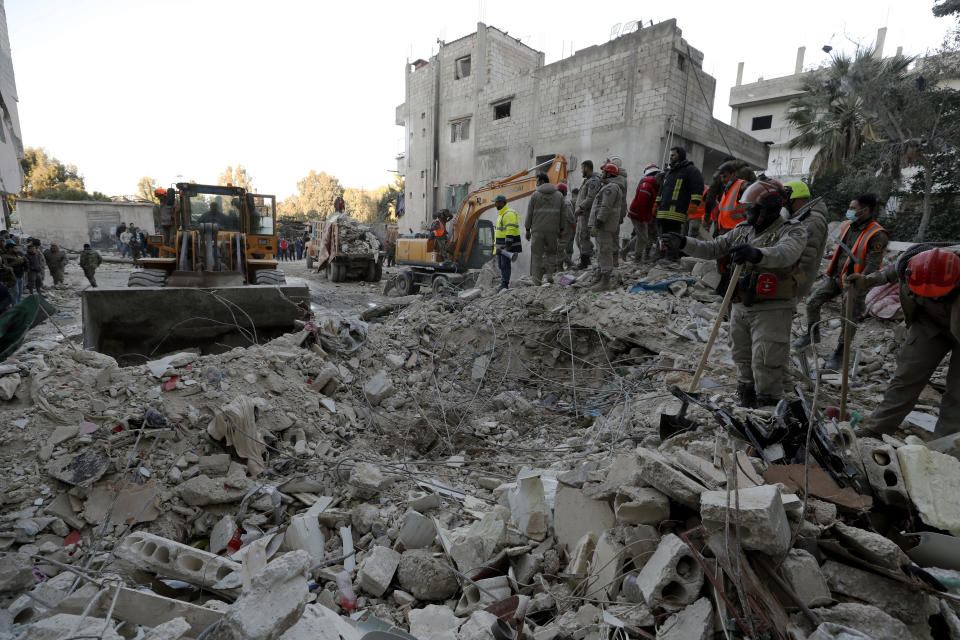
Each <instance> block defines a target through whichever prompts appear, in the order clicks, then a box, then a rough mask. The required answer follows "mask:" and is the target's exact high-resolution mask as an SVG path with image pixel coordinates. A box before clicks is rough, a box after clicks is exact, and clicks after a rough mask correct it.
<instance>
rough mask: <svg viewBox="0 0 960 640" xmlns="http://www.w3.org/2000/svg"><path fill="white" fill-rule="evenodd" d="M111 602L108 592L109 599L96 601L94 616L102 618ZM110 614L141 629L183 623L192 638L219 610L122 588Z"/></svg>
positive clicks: (204, 627)
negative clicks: (139, 626)
mask: <svg viewBox="0 0 960 640" xmlns="http://www.w3.org/2000/svg"><path fill="white" fill-rule="evenodd" d="M112 602H113V592H112V591H111V592H110V597H109V598H101V599H100V601H99V603H98V609H97V613H98V615H106V613H107V610H108V609H109V608H110V605H111V603H112ZM112 615H113V617H114V618H117V619H119V620H123V621H124V622H128V623H130V624H132V625H141V626H144V627H158V626H160V625H163V624H167V623H170V622H173V621H174V620H183V621H184V622H185V623H186V624H187V630H188V631H189V632H190V633H191V635H194V636H197V635H200V633H201V632H202V631H203V630H204V629H206V628H207V627H209V626H210V625H212V624H213V623H215V622H216V621H217V620H219V619H220V618H222V617H223V614H222V613H221V612H220V611H215V610H214V609H210V608H208V607H201V606H199V605H195V604H191V603H189V602H183V601H182V600H174V599H173V598H166V597H164V596H161V595H158V594H156V593H152V592H149V591H138V590H136V589H128V588H126V587H121V588H120V592H119V593H118V594H117V600H116V605H115V606H114V610H113V614H112ZM175 637H176V638H179V637H180V636H175Z"/></svg>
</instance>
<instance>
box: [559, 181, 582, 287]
mask: <svg viewBox="0 0 960 640" xmlns="http://www.w3.org/2000/svg"><path fill="white" fill-rule="evenodd" d="M557 191H559V192H560V193H561V194H562V195H563V207H562V208H561V209H560V242H559V244H558V245H557V265H558V266H559V267H560V268H561V269H569V268H570V267H572V266H573V234H574V230H575V229H576V226H577V219H576V217H575V216H574V215H573V204H572V203H571V202H570V200H569V198H567V185H566V184H565V183H563V182H561V183H559V184H558V185H557Z"/></svg>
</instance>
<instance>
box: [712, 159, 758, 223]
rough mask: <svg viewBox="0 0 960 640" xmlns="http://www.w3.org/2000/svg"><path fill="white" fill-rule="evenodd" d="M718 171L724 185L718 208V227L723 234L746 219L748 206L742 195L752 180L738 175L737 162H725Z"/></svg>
mask: <svg viewBox="0 0 960 640" xmlns="http://www.w3.org/2000/svg"><path fill="white" fill-rule="evenodd" d="M717 171H718V173H719V174H720V184H721V185H723V194H722V195H721V196H720V205H719V208H718V209H717V228H718V229H719V233H721V234H723V233H726V232H727V231H730V230H731V229H733V228H734V227H735V226H737V225H738V224H740V223H741V222H743V221H744V220H745V219H746V217H747V213H746V207H745V206H744V205H743V203H742V202H741V200H740V196H741V195H742V194H743V191H744V190H745V189H746V188H747V187H748V186H750V182H748V181H747V180H744V179H743V178H738V177H737V164H736V162H732V161H727V162H724V163H723V164H722V165H720V168H719V169H717Z"/></svg>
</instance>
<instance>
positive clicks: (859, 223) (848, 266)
mask: <svg viewBox="0 0 960 640" xmlns="http://www.w3.org/2000/svg"><path fill="white" fill-rule="evenodd" d="M876 208H877V197H876V196H875V195H873V194H872V193H865V194H863V195H860V196H857V197H856V198H854V199H853V200H851V201H850V206H849V208H848V209H847V214H846V217H847V221H846V222H844V223H843V225H842V226H841V227H840V243H838V245H837V247H836V248H835V249H834V250H833V258H832V259H831V260H830V264H829V265H827V273H826V275H827V277H826V279H825V280H823V281H822V282H820V284H818V285H817V286H816V288H814V290H813V293H811V294H810V298H809V299H808V300H807V332H806V333H805V334H804V335H803V336H801V337H800V338H799V339H798V340H797V341H796V342H794V346H796V347H805V346H806V345H808V344H810V342H811V341H816V342H819V341H820V332H819V325H818V323H819V322H820V309H821V307H823V305H824V304H826V303H827V302H828V301H829V300H832V299H834V298H836V297H837V296H839V295H841V294H842V293H843V277H844V276H846V275H847V274H850V273H859V274H862V275H865V276H866V275H870V274H871V273H874V272H876V271H879V270H880V268H881V267H882V266H883V254H884V253H885V252H886V250H887V244H888V243H889V242H890V234H889V233H888V232H887V230H886V229H884V228H883V227H882V226H880V223H878V222H877V221H876V220H875V219H874V212H875V211H876ZM840 244H843V245H846V247H847V249H849V250H850V252H851V253H852V254H853V256H852V257H851V256H850V255H849V254H848V253H847V251H846V250H845V249H844V248H843V247H841V246H840ZM866 297H867V296H866V291H865V290H860V291H859V292H858V293H857V295H856V298H855V299H854V302H853V321H854V324H853V325H852V326H851V327H850V339H851V340H853V336H854V334H855V333H856V330H857V324H856V323H858V322H860V320H861V319H862V318H863V315H864V313H865V312H866V302H865V300H866ZM846 306H847V303H846V296H844V298H843V302H842V304H841V307H840V308H841V310H842V311H841V317H842V318H846V317H847V309H846ZM811 328H812V330H811ZM843 334H844V332H843V330H842V326H841V331H840V338H839V339H838V341H837V347H836V349H834V352H833V355H832V356H830V358H829V359H828V360H827V362H826V363H825V364H824V367H826V368H827V369H833V370H836V369H838V368H839V367H840V366H841V365H842V363H843Z"/></svg>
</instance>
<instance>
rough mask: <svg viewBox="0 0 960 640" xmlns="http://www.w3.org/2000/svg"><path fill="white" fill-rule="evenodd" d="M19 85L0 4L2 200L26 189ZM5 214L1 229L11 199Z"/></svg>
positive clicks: (2, 203) (3, 203)
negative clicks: (22, 163)
mask: <svg viewBox="0 0 960 640" xmlns="http://www.w3.org/2000/svg"><path fill="white" fill-rule="evenodd" d="M17 100H18V98H17V81H16V78H15V77H14V74H13V55H12V54H11V52H10V38H9V36H8V35H7V14H6V10H5V9H4V6H3V2H2V0H0V196H6V195H11V194H17V193H19V191H20V187H21V186H22V185H23V169H22V168H21V167H20V159H21V158H23V140H22V138H21V136H20V116H19V115H18V114H17ZM0 206H2V207H3V214H2V215H0V229H2V228H6V226H7V225H8V224H9V213H10V212H9V209H8V203H7V199H6V198H5V197H4V198H0Z"/></svg>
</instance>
